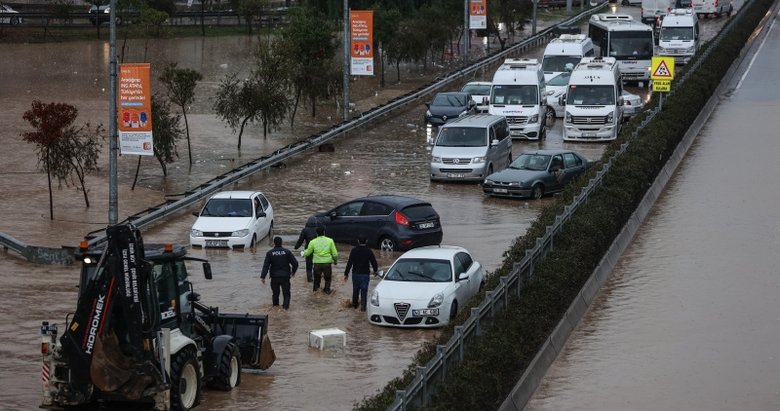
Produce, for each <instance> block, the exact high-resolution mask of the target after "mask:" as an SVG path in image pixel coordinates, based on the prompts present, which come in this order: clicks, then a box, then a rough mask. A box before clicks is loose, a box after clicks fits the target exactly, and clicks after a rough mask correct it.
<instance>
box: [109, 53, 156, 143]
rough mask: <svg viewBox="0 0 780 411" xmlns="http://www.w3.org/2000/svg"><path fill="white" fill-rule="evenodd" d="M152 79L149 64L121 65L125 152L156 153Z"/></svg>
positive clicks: (121, 129) (119, 92) (120, 111)
mask: <svg viewBox="0 0 780 411" xmlns="http://www.w3.org/2000/svg"><path fill="white" fill-rule="evenodd" d="M150 78H151V68H150V66H149V63H131V64H120V65H119V84H118V87H117V116H118V118H117V130H118V131H119V151H120V152H121V153H122V154H131V155H139V156H151V155H154V148H153V144H154V143H153V140H152V83H151V82H150Z"/></svg>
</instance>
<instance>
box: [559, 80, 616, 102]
mask: <svg viewBox="0 0 780 411" xmlns="http://www.w3.org/2000/svg"><path fill="white" fill-rule="evenodd" d="M566 103H567V104H575V105H591V106H611V105H614V104H615V87H614V86H612V85H608V84H601V85H597V84H594V85H590V84H588V85H570V86H569V91H568V93H567V94H566Z"/></svg>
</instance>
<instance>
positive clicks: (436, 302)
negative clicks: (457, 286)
mask: <svg viewBox="0 0 780 411" xmlns="http://www.w3.org/2000/svg"><path fill="white" fill-rule="evenodd" d="M443 302H444V294H442V293H438V294H436V295H434V296H433V298H431V301H430V302H429V303H428V308H436V307H438V306H440V305H441V303H443Z"/></svg>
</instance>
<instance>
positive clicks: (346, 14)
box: [342, 0, 350, 121]
mask: <svg viewBox="0 0 780 411" xmlns="http://www.w3.org/2000/svg"><path fill="white" fill-rule="evenodd" d="M349 71H350V67H349V0H344V78H343V87H342V88H343V89H344V118H343V120H344V121H347V120H349Z"/></svg>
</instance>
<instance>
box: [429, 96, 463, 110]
mask: <svg viewBox="0 0 780 411" xmlns="http://www.w3.org/2000/svg"><path fill="white" fill-rule="evenodd" d="M431 105H432V106H444V107H463V106H465V105H466V99H465V98H464V96H463V95H459V94H437V95H436V97H434V98H433V102H432V103H431Z"/></svg>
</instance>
